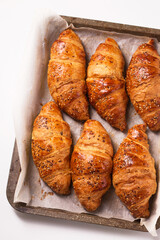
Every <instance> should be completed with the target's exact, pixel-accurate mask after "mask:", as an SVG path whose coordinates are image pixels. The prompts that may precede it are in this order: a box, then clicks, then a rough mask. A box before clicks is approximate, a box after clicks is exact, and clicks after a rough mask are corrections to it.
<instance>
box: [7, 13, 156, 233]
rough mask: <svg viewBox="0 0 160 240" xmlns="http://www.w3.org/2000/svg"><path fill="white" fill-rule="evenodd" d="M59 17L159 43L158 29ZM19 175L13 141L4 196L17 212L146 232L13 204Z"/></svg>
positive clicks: (109, 220)
mask: <svg viewBox="0 0 160 240" xmlns="http://www.w3.org/2000/svg"><path fill="white" fill-rule="evenodd" d="M61 17H62V18H64V19H65V20H66V21H67V22H68V24H70V23H72V24H73V25H74V26H75V27H83V26H84V27H86V26H87V27H91V28H96V29H100V30H105V31H115V32H123V33H129V34H134V35H141V36H142V35H145V36H149V37H154V38H157V39H158V40H159V41H160V30H159V29H153V28H146V27H138V26H132V25H126V24H120V23H112V22H106V21H99V20H92V19H84V18H77V17H70V16H63V15H61ZM19 173H20V163H19V156H18V149H17V144H16V140H15V144H14V149H13V154H12V160H11V165H10V170H9V176H8V183H7V188H6V195H7V199H8V202H9V203H10V205H11V206H12V207H13V208H14V209H15V210H17V211H20V212H22V213H27V214H33V215H39V216H48V217H52V218H58V219H65V220H72V221H78V222H84V223H92V224H98V225H104V226H110V227H116V228H122V229H129V230H135V231H142V232H147V230H146V228H145V227H144V226H140V224H139V221H134V222H129V221H126V220H122V219H117V218H103V217H99V216H96V215H94V214H89V213H80V214H77V213H73V212H69V211H64V210H61V209H51V208H42V207H31V206H26V204H24V203H14V202H13V198H14V193H15V188H16V184H17V181H18V176H19ZM159 228H160V217H159V219H158V221H157V224H156V229H159Z"/></svg>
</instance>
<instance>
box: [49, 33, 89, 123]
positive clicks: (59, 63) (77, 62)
mask: <svg viewBox="0 0 160 240" xmlns="http://www.w3.org/2000/svg"><path fill="white" fill-rule="evenodd" d="M85 75H86V59H85V52H84V49H83V46H82V44H81V41H80V39H79V37H78V36H77V35H76V34H75V33H74V32H73V31H72V30H71V29H67V30H65V31H63V32H62V33H61V34H60V36H59V38H58V40H57V41H55V42H54V43H53V45H52V47H51V54H50V61H49V64H48V87H49V90H50V94H51V96H52V97H53V99H54V101H55V102H56V103H57V105H58V106H59V108H60V109H61V110H63V111H64V112H66V113H67V114H68V115H69V116H71V117H72V118H74V119H75V120H79V121H82V120H87V119H89V110H88V101H87V98H86V83H85Z"/></svg>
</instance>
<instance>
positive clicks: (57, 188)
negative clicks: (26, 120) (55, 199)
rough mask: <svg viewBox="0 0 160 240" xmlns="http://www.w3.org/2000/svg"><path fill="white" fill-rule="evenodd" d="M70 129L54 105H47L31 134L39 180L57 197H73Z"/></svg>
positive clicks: (50, 103) (38, 117)
mask: <svg viewBox="0 0 160 240" xmlns="http://www.w3.org/2000/svg"><path fill="white" fill-rule="evenodd" d="M71 144H72V140H71V133H70V127H69V125H68V123H66V122H65V121H63V119H62V115H61V112H60V110H59V109H58V107H57V105H56V104H55V103H54V102H52V101H51V102H48V103H47V104H45V105H44V106H43V107H42V109H41V111H40V113H39V115H38V116H37V117H36V119H35V121H34V125H33V132H32V156H33V160H34V163H35V165H36V167H37V168H38V170H39V174H40V177H41V178H42V179H43V181H44V182H46V183H47V185H48V186H49V187H50V188H51V189H52V190H53V191H54V192H56V193H58V194H64V195H65V194H69V193H70V182H71V171H70V148H71Z"/></svg>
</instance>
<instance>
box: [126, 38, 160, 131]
mask: <svg viewBox="0 0 160 240" xmlns="http://www.w3.org/2000/svg"><path fill="white" fill-rule="evenodd" d="M126 83H127V91H128V94H129V97H130V99H131V102H132V104H133V105H134V108H135V110H136V111H137V113H138V114H139V115H140V117H141V118H142V119H143V121H144V122H145V123H146V124H147V125H148V127H149V128H150V129H151V130H152V131H158V130H159V129H160V57H159V55H158V53H157V51H156V49H155V47H154V41H153V40H150V41H149V42H148V43H144V44H142V45H140V46H139V47H138V49H137V50H136V52H135V53H134V54H133V57H132V59H131V62H130V64H129V67H128V70H127V77H126Z"/></svg>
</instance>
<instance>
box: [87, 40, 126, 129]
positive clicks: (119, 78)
mask: <svg viewBox="0 0 160 240" xmlns="http://www.w3.org/2000/svg"><path fill="white" fill-rule="evenodd" d="M123 71H124V58H123V56H122V53H121V51H120V49H119V47H118V44H117V43H116V41H115V40H113V39H111V38H107V39H106V41H105V43H101V44H100V45H99V46H98V48H97V49H96V51H95V53H94V54H93V56H92V57H91V60H90V63H89V66H88V69H87V80H86V82H87V89H88V96H89V101H90V103H91V104H92V106H93V107H94V108H95V109H96V111H97V112H98V114H99V115H100V116H101V117H102V118H104V119H106V120H107V121H108V122H109V123H110V124H111V125H112V126H113V127H115V128H118V129H120V130H121V131H123V130H124V129H125V128H126V118H125V115H126V107H127V102H128V97H127V94H126V91H125V80H124V78H123Z"/></svg>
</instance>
